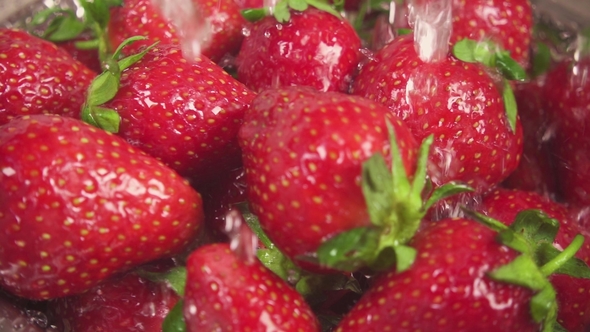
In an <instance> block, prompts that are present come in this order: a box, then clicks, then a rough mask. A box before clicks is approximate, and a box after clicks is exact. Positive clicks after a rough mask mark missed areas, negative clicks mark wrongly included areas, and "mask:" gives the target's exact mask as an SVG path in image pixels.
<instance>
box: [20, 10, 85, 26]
mask: <svg viewBox="0 0 590 332" xmlns="http://www.w3.org/2000/svg"><path fill="white" fill-rule="evenodd" d="M58 13H61V14H64V15H72V16H76V15H75V14H74V12H73V11H72V10H71V9H63V8H61V7H59V6H54V7H50V8H47V9H45V10H42V11H40V12H38V13H36V14H35V15H34V16H33V18H32V19H31V23H30V24H31V25H32V26H38V25H41V24H43V23H45V22H47V21H48V20H49V18H50V17H51V16H53V14H58Z"/></svg>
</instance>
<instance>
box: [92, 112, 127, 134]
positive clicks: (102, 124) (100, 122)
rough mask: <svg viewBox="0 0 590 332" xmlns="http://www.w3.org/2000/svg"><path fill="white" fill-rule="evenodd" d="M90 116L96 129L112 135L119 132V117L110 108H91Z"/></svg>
mask: <svg viewBox="0 0 590 332" xmlns="http://www.w3.org/2000/svg"><path fill="white" fill-rule="evenodd" d="M91 115H92V118H93V119H94V122H96V124H97V127H98V128H101V129H103V130H105V131H108V132H111V133H114V134H116V133H118V132H119V125H120V123H121V116H120V115H119V113H117V111H115V110H113V109H110V108H104V107H99V106H93V107H92V110H91Z"/></svg>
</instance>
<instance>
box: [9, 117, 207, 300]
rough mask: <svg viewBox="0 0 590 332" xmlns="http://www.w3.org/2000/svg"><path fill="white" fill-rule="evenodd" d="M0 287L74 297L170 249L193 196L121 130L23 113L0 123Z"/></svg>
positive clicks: (179, 238)
mask: <svg viewBox="0 0 590 332" xmlns="http://www.w3.org/2000/svg"><path fill="white" fill-rule="evenodd" d="M0 202H1V203H0V228H2V229H4V231H3V232H2V233H0V271H3V273H2V274H1V275H0V285H1V286H2V287H4V288H5V289H6V290H8V291H9V292H11V293H13V294H15V295H18V296H22V297H25V298H29V299H49V298H56V297H62V296H65V295H74V294H78V293H81V292H83V291H85V290H88V289H89V288H91V287H93V286H95V285H96V284H98V283H99V282H101V281H102V280H104V279H105V278H107V277H109V276H110V275H112V274H114V273H117V272H120V271H122V270H127V269H129V268H131V267H133V266H135V265H137V264H141V263H145V262H148V261H151V260H154V259H157V258H160V257H163V256H168V255H171V254H174V253H176V252H178V251H180V250H181V249H182V248H183V246H185V245H186V244H188V243H189V241H190V240H192V239H193V238H194V237H195V235H196V233H197V231H198V229H199V228H200V225H201V223H202V220H203V212H202V204H201V197H200V195H199V194H198V193H197V192H195V191H194V190H193V189H192V188H191V187H190V186H189V185H188V184H187V183H186V181H183V179H182V178H180V177H179V176H178V175H177V174H176V173H175V172H174V171H172V170H170V169H169V168H167V167H165V166H164V165H162V164H161V163H159V162H158V161H157V160H155V159H153V158H152V157H149V156H147V155H145V154H144V153H142V152H140V151H139V150H137V149H135V148H133V147H131V146H130V145H128V144H127V143H126V142H125V141H124V140H122V139H121V138H119V137H117V136H114V135H111V134H109V133H106V132H104V131H102V130H100V129H97V128H94V127H91V126H89V125H87V124H85V123H83V122H81V121H79V120H76V119H72V118H65V117H60V116H48V115H33V116H30V117H29V116H25V117H20V118H16V119H14V120H12V121H11V122H10V123H9V124H7V125H4V126H2V127H0Z"/></svg>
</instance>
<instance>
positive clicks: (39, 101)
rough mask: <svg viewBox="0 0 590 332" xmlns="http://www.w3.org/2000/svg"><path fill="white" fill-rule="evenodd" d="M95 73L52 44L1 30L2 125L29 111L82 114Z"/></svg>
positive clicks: (0, 108)
mask: <svg viewBox="0 0 590 332" xmlns="http://www.w3.org/2000/svg"><path fill="white" fill-rule="evenodd" d="M94 76H95V74H94V73H93V72H92V71H91V70H90V69H88V68H86V66H84V65H83V64H81V63H80V62H78V61H76V60H74V59H73V58H72V57H71V56H70V55H69V54H68V53H67V52H66V51H64V50H62V49H60V48H58V47H57V46H55V45H54V44H53V43H51V42H48V41H44V40H42V39H40V38H37V37H34V36H32V35H30V34H28V33H27V32H25V31H20V30H15V29H0V125H3V124H5V123H7V122H8V121H10V119H12V118H14V117H16V116H18V115H27V114H40V113H54V114H60V115H65V116H71V117H79V112H80V109H81V107H82V104H83V103H84V93H85V91H86V89H87V88H88V86H89V85H90V82H91V81H92V79H93V78H94Z"/></svg>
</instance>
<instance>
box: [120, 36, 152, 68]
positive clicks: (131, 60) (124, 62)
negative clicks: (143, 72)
mask: <svg viewBox="0 0 590 332" xmlns="http://www.w3.org/2000/svg"><path fill="white" fill-rule="evenodd" d="M158 43H159V42H155V43H154V44H152V45H150V46H148V47H146V48H145V49H144V50H143V51H141V52H140V53H137V54H133V55H130V56H128V57H126V58H123V59H121V60H119V68H120V69H121V71H123V70H125V69H127V68H129V67H131V66H132V65H134V64H135V63H137V61H139V60H141V59H142V58H143V57H144V56H145V55H146V54H147V53H148V52H149V51H150V50H151V49H152V48H154V47H155V46H156V45H158Z"/></svg>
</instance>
